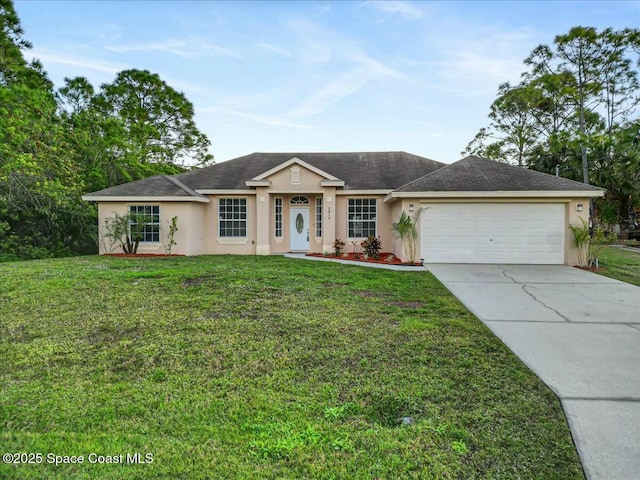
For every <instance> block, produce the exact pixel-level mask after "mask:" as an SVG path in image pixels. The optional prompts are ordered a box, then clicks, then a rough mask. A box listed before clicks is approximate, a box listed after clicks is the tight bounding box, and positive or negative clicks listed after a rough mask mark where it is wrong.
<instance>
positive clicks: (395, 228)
mask: <svg viewBox="0 0 640 480" xmlns="http://www.w3.org/2000/svg"><path fill="white" fill-rule="evenodd" d="M423 210H425V209H424V208H419V209H418V210H416V211H415V213H414V214H413V216H409V215H407V213H406V212H405V211H404V210H403V211H402V214H401V215H400V219H399V220H398V222H396V223H393V224H392V225H391V231H392V232H393V236H394V237H395V238H399V239H400V240H401V241H402V246H403V248H404V253H405V254H406V255H407V257H408V258H409V262H411V263H415V262H416V249H417V247H418V223H419V221H420V216H421V215H422V212H423Z"/></svg>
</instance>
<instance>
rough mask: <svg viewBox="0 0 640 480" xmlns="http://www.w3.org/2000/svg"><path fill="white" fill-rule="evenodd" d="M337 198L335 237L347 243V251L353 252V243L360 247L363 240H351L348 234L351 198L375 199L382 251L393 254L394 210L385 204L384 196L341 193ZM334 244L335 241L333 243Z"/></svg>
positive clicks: (391, 206)
mask: <svg viewBox="0 0 640 480" xmlns="http://www.w3.org/2000/svg"><path fill="white" fill-rule="evenodd" d="M337 193H338V195H337V196H336V209H335V210H336V211H335V218H336V234H335V237H336V238H339V239H341V240H344V241H345V242H346V244H347V245H346V247H345V251H346V252H351V251H353V245H352V244H351V242H357V243H358V245H359V244H360V242H361V241H362V240H364V239H363V238H349V237H348V236H347V233H348V217H347V215H348V212H347V209H348V204H349V199H350V198H375V199H376V200H377V211H376V232H377V234H378V235H379V236H380V241H381V242H382V251H383V252H391V251H393V248H394V239H393V236H392V234H391V210H392V208H393V205H392V204H389V203H385V202H384V195H379V194H369V195H367V194H364V195H350V194H347V195H341V194H340V192H339V191H338V192H337ZM331 243H332V244H333V239H332V241H331ZM329 251H331V250H329Z"/></svg>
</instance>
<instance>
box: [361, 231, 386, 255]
mask: <svg viewBox="0 0 640 480" xmlns="http://www.w3.org/2000/svg"><path fill="white" fill-rule="evenodd" d="M381 248H382V240H380V237H379V236H378V237H374V236H373V235H369V236H368V237H367V239H366V240H363V241H362V249H363V250H364V253H366V254H367V255H368V256H369V257H373V258H375V259H376V260H377V259H378V258H379V257H380V255H379V253H380V249H381Z"/></svg>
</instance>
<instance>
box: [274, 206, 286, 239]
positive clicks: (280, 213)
mask: <svg viewBox="0 0 640 480" xmlns="http://www.w3.org/2000/svg"><path fill="white" fill-rule="evenodd" d="M283 222H284V201H283V200H282V197H275V198H274V199H273V236H274V238H283V237H284V228H283V225H284V223H283Z"/></svg>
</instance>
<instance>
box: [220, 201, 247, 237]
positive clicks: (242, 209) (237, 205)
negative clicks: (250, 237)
mask: <svg viewBox="0 0 640 480" xmlns="http://www.w3.org/2000/svg"><path fill="white" fill-rule="evenodd" d="M218 219H219V222H218V233H219V235H220V237H246V236H247V199H246V198H221V199H219V200H218Z"/></svg>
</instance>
